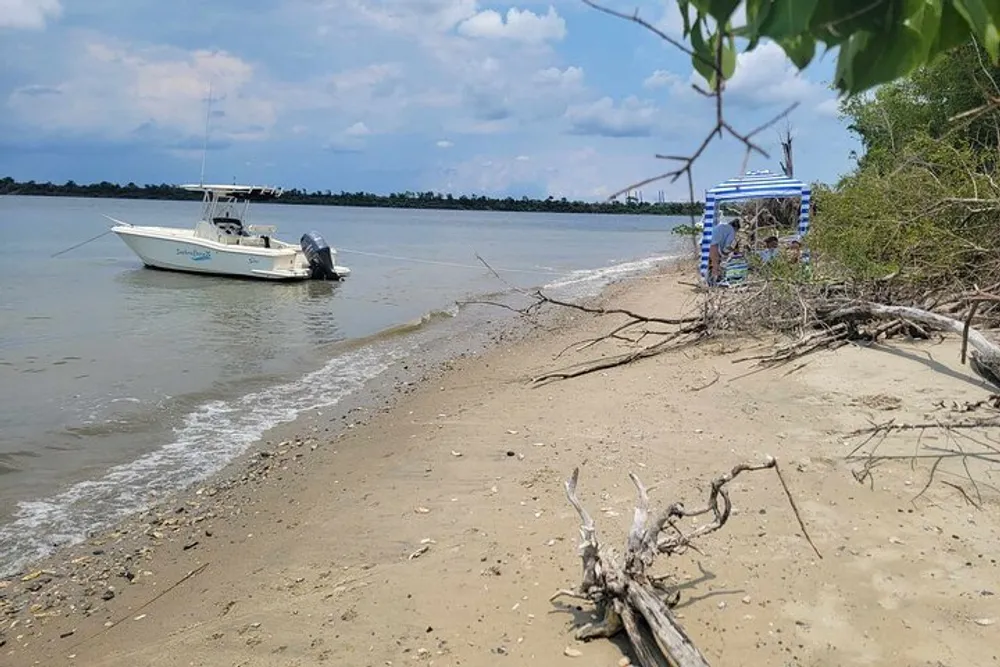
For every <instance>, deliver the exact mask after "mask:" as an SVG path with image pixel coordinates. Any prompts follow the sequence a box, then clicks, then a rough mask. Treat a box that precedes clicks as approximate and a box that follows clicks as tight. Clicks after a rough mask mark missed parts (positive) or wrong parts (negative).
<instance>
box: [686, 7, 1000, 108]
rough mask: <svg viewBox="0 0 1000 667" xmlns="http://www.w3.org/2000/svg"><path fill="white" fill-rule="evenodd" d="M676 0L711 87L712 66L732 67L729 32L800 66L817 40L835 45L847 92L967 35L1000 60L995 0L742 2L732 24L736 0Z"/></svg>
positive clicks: (884, 79)
mask: <svg viewBox="0 0 1000 667" xmlns="http://www.w3.org/2000/svg"><path fill="white" fill-rule="evenodd" d="M677 5H678V8H679V10H680V12H681V15H682V16H683V17H684V37H685V39H687V40H688V41H689V43H690V46H691V49H692V51H693V56H692V62H693V63H694V66H695V69H696V70H697V71H698V72H699V73H700V74H701V75H702V76H703V77H704V78H705V79H706V80H707V81H709V83H710V85H711V86H712V88H713V89H717V88H718V84H719V82H718V80H717V79H718V76H717V74H718V73H720V72H719V71H717V70H721V74H722V77H723V78H724V79H726V78H729V77H730V76H731V73H732V71H733V65H735V45H734V44H733V43H732V42H731V41H729V40H728V37H730V36H736V37H739V38H742V39H744V40H746V42H747V47H746V50H748V51H751V50H753V49H755V48H756V47H757V46H758V45H759V43H760V41H761V40H762V39H764V38H767V39H771V40H773V41H774V42H776V43H777V44H779V45H780V46H781V47H782V49H784V51H785V53H786V55H787V56H788V57H789V58H790V59H791V60H792V62H794V63H795V65H796V66H797V67H798V68H799V69H803V68H805V67H806V66H808V65H809V63H811V62H812V61H813V59H814V58H815V56H816V51H817V47H819V46H822V47H823V48H824V50H830V51H836V52H837V54H838V55H837V72H836V77H835V81H834V84H835V86H836V88H837V90H838V91H839V92H841V93H843V94H846V95H854V94H857V93H861V92H863V91H866V90H869V89H871V88H873V87H875V86H878V85H879V84H883V83H888V82H891V81H894V80H896V79H898V78H900V77H903V76H906V75H908V74H910V73H912V72H914V71H915V70H916V69H917V68H919V67H921V66H923V65H926V64H929V63H932V62H934V60H935V59H936V58H937V57H938V56H939V55H940V54H942V53H945V52H947V51H948V50H950V49H951V48H953V47H955V46H957V45H960V44H966V43H969V42H970V41H971V40H973V39H974V40H976V41H977V42H978V43H979V44H980V45H981V46H982V48H983V50H984V51H985V53H986V54H987V57H988V58H989V59H990V60H991V61H992V62H993V63H998V62H1000V2H998V1H997V0H874V1H873V0H835V1H834V0H824V1H823V2H820V0H746V17H747V19H746V24H745V25H740V26H733V25H732V23H731V22H732V18H733V13H734V11H735V10H736V7H737V5H739V2H738V1H737V0H678V2H677ZM723 36H724V37H723ZM720 40H721V41H722V49H721V54H720V52H719V50H718V49H719V45H720ZM719 55H721V56H722V57H721V59H720V58H719ZM716 63H720V64H721V66H720V67H718V68H717V67H716Z"/></svg>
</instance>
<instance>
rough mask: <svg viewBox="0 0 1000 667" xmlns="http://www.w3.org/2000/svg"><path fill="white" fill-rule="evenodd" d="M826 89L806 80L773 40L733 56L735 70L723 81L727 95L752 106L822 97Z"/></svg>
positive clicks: (729, 98)
mask: <svg viewBox="0 0 1000 667" xmlns="http://www.w3.org/2000/svg"><path fill="white" fill-rule="evenodd" d="M825 92H826V89H825V88H824V87H823V86H822V85H820V84H818V83H814V82H812V81H810V80H808V79H807V78H806V77H805V76H803V75H802V74H800V73H799V71H798V68H796V67H795V65H794V64H793V63H792V62H791V61H790V60H789V59H788V56H786V55H785V52H784V51H783V50H782V49H781V47H780V46H778V45H777V44H775V43H774V42H762V43H761V44H760V45H758V46H757V48H756V49H754V50H753V51H750V52H748V53H740V54H739V55H738V56H737V57H736V73H735V74H734V75H733V78H732V79H730V80H729V81H728V82H727V83H726V98H727V99H728V100H732V101H733V102H736V103H739V104H744V105H747V106H751V107H761V106H768V105H772V104H790V103H792V102H804V101H808V100H811V99H812V100H815V99H817V98H819V97H822V96H823V95H824V93H825Z"/></svg>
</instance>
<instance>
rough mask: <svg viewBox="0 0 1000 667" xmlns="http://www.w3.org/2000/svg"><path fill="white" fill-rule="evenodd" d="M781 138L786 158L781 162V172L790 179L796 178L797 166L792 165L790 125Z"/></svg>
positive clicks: (782, 149) (783, 153) (782, 151)
mask: <svg viewBox="0 0 1000 667" xmlns="http://www.w3.org/2000/svg"><path fill="white" fill-rule="evenodd" d="M779 138H780V140H781V154H782V156H783V157H784V160H782V162H781V171H783V172H784V173H785V176H787V177H788V178H794V176H795V165H794V164H793V163H792V128H791V126H790V125H789V126H786V127H785V132H784V134H782V135H781V136H780V137H779Z"/></svg>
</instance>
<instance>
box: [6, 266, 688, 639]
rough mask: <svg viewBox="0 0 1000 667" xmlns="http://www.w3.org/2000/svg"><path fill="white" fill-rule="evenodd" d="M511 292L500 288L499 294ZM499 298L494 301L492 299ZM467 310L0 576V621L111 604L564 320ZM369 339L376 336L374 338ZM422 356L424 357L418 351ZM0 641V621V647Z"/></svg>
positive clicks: (616, 283)
mask: <svg viewBox="0 0 1000 667" xmlns="http://www.w3.org/2000/svg"><path fill="white" fill-rule="evenodd" d="M642 261H643V262H645V261H647V260H642ZM683 261H685V260H684V259H679V258H669V259H665V260H660V261H657V262H655V263H654V264H653V265H652V266H651V267H649V268H647V269H646V270H644V271H640V272H638V273H626V274H625V275H624V276H621V277H618V276H615V275H614V274H615V272H616V271H617V270H618V268H619V267H618V266H614V267H606V269H605V270H610V271H611V277H610V279H609V280H608V281H607V282H606V283H605V284H603V285H602V286H601V287H600V288H599V290H598V292H597V293H596V294H591V295H588V296H587V297H586V298H584V299H582V300H581V302H582V303H596V302H600V301H603V300H606V299H607V298H608V295H609V294H612V293H614V291H615V290H616V289H621V285H622V284H627V283H628V282H629V281H630V280H634V279H638V278H641V277H642V276H643V275H647V274H650V273H657V272H661V271H663V270H670V269H671V267H673V266H675V265H676V264H678V263H681V262H683ZM602 275H603V274H602ZM600 278H601V275H598V274H595V276H594V279H600ZM512 296H514V295H512V294H505V295H504V298H506V299H509V298H511V297H512ZM503 301H504V299H503V298H502V299H501V300H500V302H501V303H502V302H503ZM467 307H473V308H480V309H487V308H488V309H493V310H495V314H491V315H486V314H480V315H478V316H473V315H467V316H468V317H470V318H474V320H473V321H475V322H476V323H478V324H484V323H485V326H486V328H485V329H479V330H476V329H474V328H473V329H472V330H463V331H458V332H447V333H445V334H443V335H442V336H437V337H433V336H432V337H431V340H429V341H424V342H423V343H422V344H420V343H418V349H416V350H413V351H411V352H409V353H408V354H406V355H404V356H403V357H401V358H399V359H396V360H394V361H392V362H391V363H390V364H389V366H388V368H386V369H385V370H384V371H382V372H381V373H379V374H378V375H376V376H375V377H373V378H370V379H368V380H367V381H365V382H364V383H363V386H362V387H361V388H360V389H358V390H356V391H353V392H351V393H348V394H347V395H346V396H344V397H343V398H341V399H340V400H339V401H338V402H337V403H336V404H335V405H333V406H329V407H326V408H314V409H308V410H304V411H302V412H301V413H300V414H299V415H298V416H297V417H296V418H295V419H294V420H292V421H290V422H285V423H280V424H278V425H276V426H274V427H272V428H271V429H269V430H268V431H266V432H265V433H264V434H263V435H262V436H261V437H260V438H259V439H258V440H257V441H256V442H255V443H254V444H253V445H251V446H250V447H249V448H248V449H247V450H246V451H245V452H244V453H243V454H241V455H239V456H237V457H236V458H234V459H232V460H231V461H230V462H229V463H227V464H226V465H225V466H223V468H221V469H220V470H218V471H217V472H215V473H213V474H212V475H210V476H209V477H208V478H206V479H203V480H201V481H199V482H196V483H192V484H189V485H187V486H186V487H185V488H182V489H178V490H175V491H173V492H171V493H170V494H168V495H167V496H166V497H164V498H162V499H160V500H159V501H157V502H156V503H154V504H153V505H152V506H149V507H147V508H145V509H137V510H135V511H133V512H131V513H130V514H129V515H128V516H126V517H125V518H123V519H121V520H119V521H115V522H113V523H112V524H111V525H110V526H107V527H104V528H101V529H99V530H97V531H91V532H89V533H88V536H87V538H86V539H84V540H82V541H79V542H76V543H73V544H64V545H58V546H55V547H54V548H53V550H52V552H51V553H49V554H48V555H46V556H44V557H42V558H38V559H34V560H32V561H30V562H28V563H27V564H25V565H22V566H21V567H20V568H19V569H18V570H17V571H15V572H11V573H9V574H8V575H7V576H4V577H0V619H3V618H6V619H8V620H10V621H11V622H12V623H16V625H14V626H13V627H12V628H11V629H16V628H17V627H18V626H19V625H20V624H21V623H23V622H25V621H28V620H29V619H32V618H33V619H46V618H50V617H51V616H50V615H51V614H53V612H54V610H55V611H56V612H59V613H60V614H63V615H65V616H68V617H72V616H75V615H77V614H83V615H84V616H90V615H91V613H92V610H93V609H94V608H95V606H100V605H99V602H110V601H111V600H114V599H115V598H116V597H117V596H118V593H116V590H117V588H116V586H115V582H114V580H115V578H116V577H117V578H119V579H121V582H120V583H124V584H131V583H132V582H133V581H135V579H136V577H137V576H140V574H141V570H138V569H137V565H136V564H137V563H139V562H141V561H149V560H151V559H153V558H155V557H156V556H155V554H156V553H157V551H161V552H162V551H163V550H164V549H166V550H167V551H176V548H177V547H178V546H180V549H181V551H190V550H192V549H195V548H196V547H197V546H199V545H200V544H201V542H202V541H203V540H204V539H205V538H211V537H213V533H212V529H211V525H212V522H213V521H220V520H221V521H226V520H231V518H232V516H226V515H225V514H224V513H223V512H224V511H225V510H226V509H227V508H228V509H232V508H233V507H235V506H237V505H239V504H240V503H242V502H252V495H253V494H254V493H255V492H256V491H255V490H256V489H258V488H259V487H260V485H262V484H264V483H266V482H267V481H268V478H269V476H270V475H271V474H272V473H274V472H276V471H278V472H279V474H278V477H279V478H280V472H286V471H288V470H289V465H290V464H291V465H293V466H294V465H301V464H303V463H304V462H305V457H306V456H307V455H308V453H311V452H315V451H316V450H317V449H318V447H319V446H320V444H319V443H320V441H321V440H326V439H329V440H331V441H332V442H336V441H337V440H338V439H340V438H342V437H344V436H345V435H346V434H348V433H349V432H350V431H351V430H353V429H356V428H362V427H364V426H365V425H366V424H367V423H368V422H369V421H370V420H371V419H372V418H373V417H375V416H377V415H380V414H384V413H388V412H390V411H391V410H393V408H394V406H395V405H396V404H397V403H398V402H399V401H400V400H403V399H404V398H405V397H406V396H408V395H410V394H412V393H414V392H416V391H419V390H420V389H421V387H423V386H425V385H427V384H428V383H433V382H434V380H436V379H440V377H441V376H442V375H444V374H446V373H447V372H449V371H450V370H452V368H453V366H454V365H455V364H456V363H458V362H461V361H463V360H466V359H474V358H477V357H479V356H481V355H483V354H487V353H489V352H490V351H492V350H495V349H496V348H498V347H501V346H505V345H512V344H517V343H518V342H521V341H523V340H524V339H525V338H529V337H530V336H532V335H533V334H535V333H536V331H537V330H538V329H539V328H543V329H545V328H558V327H559V326H560V323H561V321H562V320H564V319H565V318H566V317H567V314H566V313H561V312H558V311H554V312H549V313H546V314H544V315H543V316H540V317H536V318H533V320H532V321H526V320H525V319H524V318H522V317H520V316H517V315H515V314H513V313H510V312H507V311H505V310H504V309H503V308H502V307H500V308H498V307H496V306H492V305H482V304H476V303H473V304H471V305H470V306H467ZM459 316H461V314H459ZM436 325H443V326H447V323H439V322H434V323H432V325H431V327H433V326H436ZM410 326H412V323H404V324H401V325H397V326H395V327H391V328H390V329H388V330H386V331H385V332H382V333H383V334H385V335H388V336H395V335H397V334H396V329H400V328H408V327H410ZM432 332H433V329H432V328H428V329H423V330H420V331H412V332H404V333H403V334H402V335H418V334H420V333H428V335H429V336H430V335H431V334H432ZM376 338H379V339H381V338H383V335H382V334H379V335H377V336H376ZM367 344H372V341H366V340H362V341H357V342H355V343H352V345H351V349H357V348H360V347H364V346H365V345H367ZM426 352H429V353H430V354H429V355H425V354H424V353H426ZM220 510H222V512H220ZM237 514H238V513H237ZM205 527H207V528H205ZM202 533H206V534H202ZM95 586H96V587H95ZM97 596H102V597H99V598H97V601H98V604H97V605H95V604H94V602H95V597H97ZM67 602H68V606H67V604H66V603H67ZM39 604H40V605H41V608H40V609H37V608H36V610H35V612H33V613H32V614H30V615H29V614H26V613H25V612H28V611H31V609H32V607H33V606H34V605H39ZM67 612H68V613H67ZM29 623H30V621H29ZM22 627H23V626H22ZM6 640H7V637H5V635H4V628H3V626H2V625H0V652H2V650H3V649H4V648H5V644H6V643H7V641H6Z"/></svg>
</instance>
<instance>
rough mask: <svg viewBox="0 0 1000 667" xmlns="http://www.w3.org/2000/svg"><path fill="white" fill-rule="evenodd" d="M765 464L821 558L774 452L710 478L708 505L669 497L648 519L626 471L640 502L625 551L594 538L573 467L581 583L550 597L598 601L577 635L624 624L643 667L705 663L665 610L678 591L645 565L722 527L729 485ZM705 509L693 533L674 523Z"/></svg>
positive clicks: (604, 634)
mask: <svg viewBox="0 0 1000 667" xmlns="http://www.w3.org/2000/svg"><path fill="white" fill-rule="evenodd" d="M769 468H773V469H774V470H775V472H776V473H777V474H778V478H779V479H780V480H781V484H782V488H783V490H784V492H785V494H786V496H787V498H788V500H789V502H790V504H791V506H792V509H793V511H794V513H795V517H796V520H797V521H798V522H799V526H800V527H801V528H802V533H803V535H804V536H805V538H806V540H808V542H809V544H810V545H811V546H812V548H813V550H814V551H815V552H816V554H817V556H819V557H820V558H822V556H821V555H820V553H819V551H818V550H816V546H815V545H814V544H813V542H812V539H811V538H810V537H809V533H808V532H807V531H806V528H805V524H804V523H803V522H802V517H801V515H800V514H799V510H798V507H797V506H796V505H795V502H794V500H793V499H792V496H791V493H790V492H789V490H788V486H787V485H786V484H785V480H784V478H783V477H782V476H781V472H780V469H779V468H778V462H777V460H776V459H774V458H773V457H770V456H769V457H767V458H766V459H765V460H764V461H763V462H761V463H741V464H739V465H737V466H735V467H733V469H732V470H730V471H729V472H727V473H725V474H724V475H721V476H719V477H718V478H716V479H715V480H713V481H712V485H711V490H710V492H709V496H708V502H707V504H706V506H705V507H703V508H700V509H696V510H688V509H686V508H685V507H684V505H683V504H682V503H679V502H676V503H672V504H671V505H669V506H668V507H667V508H666V509H665V510H664V511H663V512H662V513H661V514H660V515H659V516H657V518H656V519H655V520H653V521H652V522H650V521H649V495H648V493H647V490H646V487H645V486H644V485H643V484H642V482H641V481H640V480H639V478H638V477H637V476H636V475H634V474H629V477H630V479H631V480H632V483H633V484H634V485H635V488H636V492H637V494H638V502H637V504H636V508H635V513H634V516H633V519H632V528H631V530H630V531H629V534H628V539H627V542H626V548H625V553H624V555H623V556H622V557H619V556H618V555H617V554H616V553H615V551H614V550H613V549H611V548H609V547H605V546H601V544H600V542H599V541H598V539H597V528H596V526H595V524H594V520H593V518H592V517H591V516H590V514H588V513H587V510H586V509H585V508H584V507H583V503H581V502H580V499H579V497H578V496H577V483H578V481H579V478H580V469H579V468H576V469H575V470H573V476H572V477H571V478H570V479H569V480H568V481H567V482H566V484H565V486H566V496H567V498H568V499H569V502H570V504H571V505H572V506H573V508H574V509H575V510H576V512H577V514H578V515H579V516H580V557H581V560H582V561H583V577H582V581H581V583H580V585H579V587H578V588H576V589H575V590H566V589H564V590H561V591H558V592H557V593H556V594H555V595H553V596H552V599H553V600H555V599H556V598H558V597H560V596H569V597H573V598H576V599H583V600H589V601H590V602H592V603H593V604H594V605H595V607H596V610H597V614H598V617H599V619H600V620H598V621H596V622H593V623H587V624H586V625H583V626H581V627H579V628H577V631H576V638H577V639H579V640H581V641H587V640H591V639H597V638H610V637H613V636H614V635H616V634H618V633H619V632H620V631H621V630H623V629H624V630H625V633H626V634H627V635H628V638H629V642H630V644H631V646H632V649H633V650H634V652H635V655H636V658H637V659H638V661H639V664H640V665H641V666H642V667H662V666H673V667H708V661H707V660H706V659H705V656H704V655H703V654H702V653H701V651H699V650H698V648H697V646H695V644H694V642H693V641H692V640H691V638H690V637H688V635H687V633H686V632H685V631H684V629H683V628H682V627H681V626H680V624H679V623H678V622H677V619H676V618H675V617H674V616H673V614H672V613H671V611H670V608H671V607H672V606H674V605H676V604H677V602H678V600H679V597H680V596H679V592H678V591H677V590H673V591H671V590H669V589H668V588H667V587H665V586H664V585H663V584H662V583H661V580H659V579H656V578H654V577H652V576H651V575H650V574H649V573H648V570H649V568H650V567H651V566H652V565H653V561H654V559H655V558H656V556H658V555H660V554H664V555H666V556H672V555H675V554H680V553H683V552H684V551H685V550H686V549H687V548H688V547H693V541H694V540H697V539H699V538H702V537H704V536H706V535H708V534H710V533H713V532H715V531H717V530H719V529H721V528H722V527H723V526H725V524H726V522H727V521H728V520H729V518H730V516H731V511H732V501H731V500H730V498H729V492H728V491H727V489H726V485H727V484H729V482H731V481H733V480H734V479H735V478H736V477H737V476H739V475H740V474H742V473H744V472H750V471H756V470H765V469H769ZM706 514H709V515H711V517H712V520H711V521H710V522H709V523H706V524H703V525H702V526H700V527H699V528H697V529H695V530H693V531H691V532H690V533H685V532H683V531H682V530H681V528H680V526H678V525H677V521H678V520H680V519H683V518H689V517H695V516H701V515H706Z"/></svg>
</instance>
